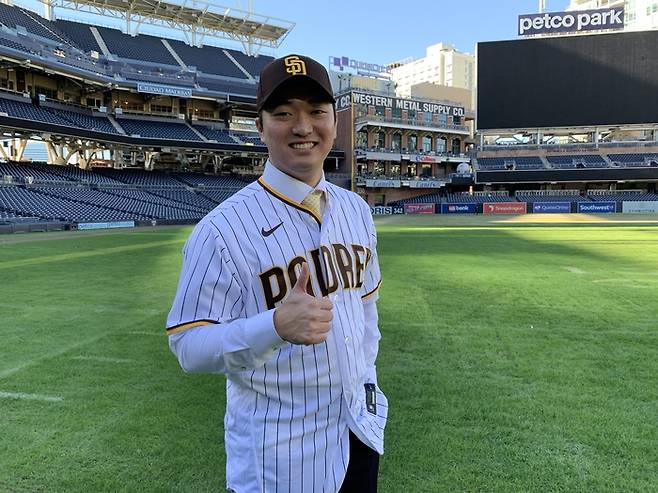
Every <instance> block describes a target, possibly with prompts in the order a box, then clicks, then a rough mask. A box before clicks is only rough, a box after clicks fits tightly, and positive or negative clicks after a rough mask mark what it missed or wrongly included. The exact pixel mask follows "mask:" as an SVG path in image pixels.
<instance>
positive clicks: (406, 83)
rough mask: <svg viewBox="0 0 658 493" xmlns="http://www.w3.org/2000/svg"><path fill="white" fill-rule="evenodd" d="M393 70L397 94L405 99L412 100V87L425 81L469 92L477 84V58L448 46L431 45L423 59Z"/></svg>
mask: <svg viewBox="0 0 658 493" xmlns="http://www.w3.org/2000/svg"><path fill="white" fill-rule="evenodd" d="M390 67H391V78H392V79H393V81H394V82H395V83H396V86H397V88H396V92H397V94H398V95H399V96H402V97H410V96H411V95H412V94H411V86H414V85H416V84H420V83H422V82H431V83H432V84H438V85H442V86H449V87H458V88H462V89H468V90H469V91H472V90H473V86H474V84H475V57H474V56H473V55H471V54H469V53H462V52H460V51H457V50H456V49H455V47H454V46H452V45H449V44H445V43H439V44H435V45H432V46H428V47H427V49H426V54H425V57H424V58H419V59H417V60H414V59H407V60H402V61H400V62H395V63H392V64H390Z"/></svg>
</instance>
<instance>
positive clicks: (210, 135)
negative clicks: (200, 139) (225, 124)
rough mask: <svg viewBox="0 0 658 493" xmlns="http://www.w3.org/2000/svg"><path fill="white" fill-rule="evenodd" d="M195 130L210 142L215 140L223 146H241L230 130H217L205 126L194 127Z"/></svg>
mask: <svg viewBox="0 0 658 493" xmlns="http://www.w3.org/2000/svg"><path fill="white" fill-rule="evenodd" d="M194 128H195V129H197V130H198V131H199V132H200V133H201V135H203V136H204V137H205V138H206V139H208V140H215V141H217V142H221V143H222V144H239V142H238V141H237V140H236V139H234V138H233V136H232V135H231V134H230V132H229V131H228V130H215V129H212V128H209V127H204V126H203V125H194Z"/></svg>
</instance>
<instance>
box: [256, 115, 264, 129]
mask: <svg viewBox="0 0 658 493" xmlns="http://www.w3.org/2000/svg"><path fill="white" fill-rule="evenodd" d="M256 130H258V132H259V133H263V122H262V120H261V117H260V116H258V117H256Z"/></svg>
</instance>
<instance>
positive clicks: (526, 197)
mask: <svg viewBox="0 0 658 493" xmlns="http://www.w3.org/2000/svg"><path fill="white" fill-rule="evenodd" d="M515 197H516V200H518V201H519V202H587V201H589V198H588V197H587V196H583V195H580V194H555V195H537V194H532V193H523V192H516V194H515Z"/></svg>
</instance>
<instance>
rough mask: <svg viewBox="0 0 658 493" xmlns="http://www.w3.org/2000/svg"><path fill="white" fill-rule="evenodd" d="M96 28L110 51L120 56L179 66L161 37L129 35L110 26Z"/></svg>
mask: <svg viewBox="0 0 658 493" xmlns="http://www.w3.org/2000/svg"><path fill="white" fill-rule="evenodd" d="M96 29H98V32H99V34H100V35H101V37H102V38H103V41H105V45H106V46H107V49H108V50H109V51H110V53H112V54H114V55H117V56H118V57H121V58H123V59H128V60H136V61H141V62H147V63H152V64H164V65H171V66H175V67H178V66H179V65H178V62H177V61H176V60H175V59H174V57H173V56H172V55H171V53H169V50H167V48H166V47H165V45H164V44H163V43H162V41H161V40H160V38H157V37H155V36H148V35H146V34H138V35H137V36H129V35H126V34H123V33H122V32H121V31H119V30H117V29H110V28H108V27H97V28H96Z"/></svg>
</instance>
